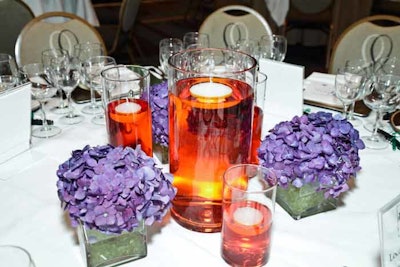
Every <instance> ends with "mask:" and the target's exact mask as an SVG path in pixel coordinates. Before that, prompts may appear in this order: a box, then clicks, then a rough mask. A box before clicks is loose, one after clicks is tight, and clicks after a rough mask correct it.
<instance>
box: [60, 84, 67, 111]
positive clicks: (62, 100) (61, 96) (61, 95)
mask: <svg viewBox="0 0 400 267" xmlns="http://www.w3.org/2000/svg"><path fill="white" fill-rule="evenodd" d="M63 92H64V91H63V90H62V89H61V88H60V87H59V88H58V93H59V94H60V105H59V107H60V108H66V107H67V105H65V101H64V97H63V95H64V94H63Z"/></svg>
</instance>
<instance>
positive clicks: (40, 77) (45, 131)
mask: <svg viewBox="0 0 400 267" xmlns="http://www.w3.org/2000/svg"><path fill="white" fill-rule="evenodd" d="M46 75H47V74H46V71H45V67H44V66H43V64H41V63H31V64H27V65H24V66H23V67H22V68H21V78H22V80H23V81H24V82H28V81H29V82H31V83H32V87H31V93H32V96H33V97H34V98H35V99H36V100H38V101H39V103H40V110H41V112H42V121H43V123H42V126H41V127H40V128H37V129H34V130H33V131H32V136H35V137H40V138H47V137H51V136H54V135H57V134H59V133H61V129H60V128H59V127H57V126H55V125H48V124H47V119H46V111H45V108H44V104H45V102H46V101H48V100H49V99H50V98H52V97H53V96H54V95H55V94H56V93H57V88H56V87H54V85H53V84H51V83H49V82H48V80H49V79H47V78H46V77H47V76H46Z"/></svg>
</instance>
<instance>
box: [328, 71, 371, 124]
mask: <svg viewBox="0 0 400 267" xmlns="http://www.w3.org/2000/svg"><path fill="white" fill-rule="evenodd" d="M364 80H365V73H364V71H363V70H362V69H361V67H359V66H354V67H352V66H345V67H343V68H342V69H339V70H338V72H337V73H336V76H335V95H336V97H337V98H338V99H339V100H340V101H341V102H342V104H343V116H344V117H345V118H348V117H349V106H350V105H351V103H353V102H354V101H355V100H356V99H357V97H358V96H359V95H360V94H361V91H362V90H361V88H362V86H363V84H364Z"/></svg>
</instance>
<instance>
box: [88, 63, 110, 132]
mask: <svg viewBox="0 0 400 267" xmlns="http://www.w3.org/2000/svg"><path fill="white" fill-rule="evenodd" d="M116 64H117V63H116V61H115V59H114V58H112V57H110V56H95V57H91V58H89V59H88V60H86V61H85V62H84V63H83V73H84V76H85V79H86V81H88V82H89V87H90V88H91V89H94V90H96V91H97V92H98V93H99V94H100V95H102V93H103V86H102V81H101V71H103V70H104V69H106V68H108V67H112V66H115V65H116ZM103 106H104V105H103ZM92 122H93V123H94V124H99V125H105V116H104V112H102V113H99V114H96V115H95V116H94V117H93V118H92Z"/></svg>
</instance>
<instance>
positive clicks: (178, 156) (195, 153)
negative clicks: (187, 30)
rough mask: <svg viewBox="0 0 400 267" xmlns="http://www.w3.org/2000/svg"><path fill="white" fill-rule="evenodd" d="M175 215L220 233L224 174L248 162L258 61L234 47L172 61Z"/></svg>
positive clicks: (171, 156)
mask: <svg viewBox="0 0 400 267" xmlns="http://www.w3.org/2000/svg"><path fill="white" fill-rule="evenodd" d="M168 62H169V64H170V70H169V72H168V84H169V135H170V137H171V136H173V138H170V143H169V164H170V166H169V169H170V172H171V173H172V174H173V175H174V177H178V178H177V179H175V180H174V186H175V187H176V188H177V189H178V193H177V195H176V196H175V198H174V201H173V205H172V208H171V215H172V217H173V218H174V219H175V221H176V222H177V223H179V224H180V225H182V226H183V227H185V228H187V229H190V230H194V231H198V232H219V231H221V224H222V214H221V204H222V184H223V183H222V179H221V178H222V174H223V172H224V171H225V170H226V169H227V168H228V167H229V166H231V165H234V164H239V163H248V162H249V160H250V153H251V137H252V122H253V113H254V94H255V92H254V90H255V89H254V86H255V82H256V73H257V61H256V60H255V59H254V58H253V57H251V56H250V55H248V54H246V53H243V52H239V51H234V50H231V49H219V48H199V49H190V50H183V51H181V52H179V53H177V54H175V55H173V56H171V58H170V59H169V61H168Z"/></svg>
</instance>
